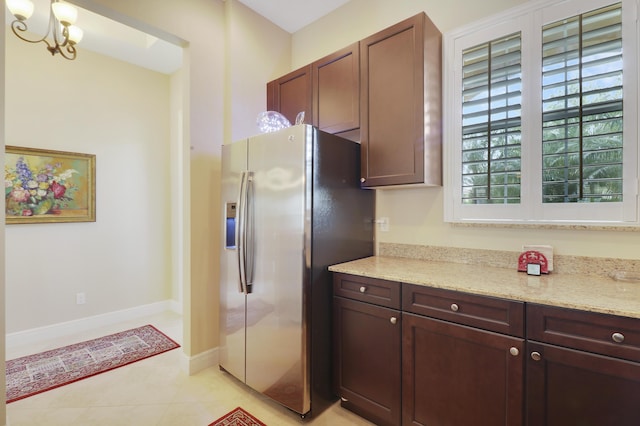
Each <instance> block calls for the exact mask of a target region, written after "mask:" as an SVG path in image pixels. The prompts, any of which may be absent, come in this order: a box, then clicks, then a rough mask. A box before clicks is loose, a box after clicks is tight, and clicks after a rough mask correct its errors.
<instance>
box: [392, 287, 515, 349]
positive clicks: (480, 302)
mask: <svg viewBox="0 0 640 426" xmlns="http://www.w3.org/2000/svg"><path fill="white" fill-rule="evenodd" d="M402 293H403V294H402V309H403V311H406V312H413V313H415V314H419V315H426V316H429V317H432V318H438V319H443V320H446V321H451V322H455V323H458V324H464V325H469V326H472V327H478V328H482V329H485V330H490V331H495V332H498V333H503V334H509V335H512V336H518V337H523V336H524V304H523V303H522V302H514V301H510V300H504V299H497V298H493V297H487V296H478V295H473V294H468V293H460V292H457V291H451V290H443V289H437V288H431V287H426V286H419V285H411V284H405V286H404V289H403V292H402Z"/></svg>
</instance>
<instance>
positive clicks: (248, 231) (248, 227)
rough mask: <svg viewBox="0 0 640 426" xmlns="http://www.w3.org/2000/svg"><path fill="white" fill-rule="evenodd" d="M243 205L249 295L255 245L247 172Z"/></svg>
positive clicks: (251, 182) (246, 278)
mask: <svg viewBox="0 0 640 426" xmlns="http://www.w3.org/2000/svg"><path fill="white" fill-rule="evenodd" d="M245 188H246V189H245V192H246V195H245V203H246V216H245V230H244V233H245V246H244V256H245V265H244V269H245V283H244V284H245V291H244V292H245V294H249V293H251V285H252V284H253V270H254V266H255V265H254V262H255V253H254V251H255V244H254V235H255V234H254V219H253V217H254V215H253V214H254V201H253V173H252V172H247V179H246V184H245Z"/></svg>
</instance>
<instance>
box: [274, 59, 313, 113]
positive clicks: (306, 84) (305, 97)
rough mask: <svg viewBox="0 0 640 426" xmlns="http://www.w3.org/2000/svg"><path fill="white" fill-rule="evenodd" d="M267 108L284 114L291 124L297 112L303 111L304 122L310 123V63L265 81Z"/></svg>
mask: <svg viewBox="0 0 640 426" xmlns="http://www.w3.org/2000/svg"><path fill="white" fill-rule="evenodd" d="M267 108H268V109H269V110H272V111H278V112H279V113H280V114H282V115H284V116H285V117H286V118H287V120H289V121H290V122H291V124H292V125H293V124H294V123H295V121H296V116H297V115H298V113H299V112H300V111H304V112H305V120H304V122H305V123H311V121H312V119H313V116H312V114H313V111H312V110H311V108H312V106H311V65H307V66H305V67H302V68H300V69H297V70H295V71H292V72H290V73H289V74H286V75H284V76H282V77H280V78H278V79H277V80H273V81H270V82H269V83H267Z"/></svg>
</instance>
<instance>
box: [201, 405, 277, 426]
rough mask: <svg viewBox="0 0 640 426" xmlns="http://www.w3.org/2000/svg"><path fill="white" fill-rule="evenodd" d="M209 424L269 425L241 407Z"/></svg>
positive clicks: (212, 425)
mask: <svg viewBox="0 0 640 426" xmlns="http://www.w3.org/2000/svg"><path fill="white" fill-rule="evenodd" d="M209 426H267V425H265V424H264V423H262V422H261V421H260V420H258V419H256V418H255V417H253V416H252V415H251V414H249V413H247V412H246V411H244V410H243V409H242V408H241V407H238V408H236V409H235V410H233V411H231V412H229V413H227V414H225V415H224V416H222V417H220V418H219V419H218V420H216V421H215V422H213V423H211V424H210V425H209Z"/></svg>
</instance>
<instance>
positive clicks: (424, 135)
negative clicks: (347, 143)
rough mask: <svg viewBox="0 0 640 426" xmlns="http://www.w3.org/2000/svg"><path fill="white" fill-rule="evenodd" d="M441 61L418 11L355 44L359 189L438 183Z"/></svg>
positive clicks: (433, 32) (434, 32)
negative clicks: (358, 90) (357, 55)
mask: <svg viewBox="0 0 640 426" xmlns="http://www.w3.org/2000/svg"><path fill="white" fill-rule="evenodd" d="M441 61H442V59H441V36H440V32H439V31H438V29H437V28H436V27H435V26H434V25H433V24H432V23H431V21H430V20H429V19H428V18H427V17H426V15H425V14H424V13H421V14H419V15H416V16H415V17H413V18H409V19H407V20H405V21H403V22H400V23H398V24H396V25H394V26H392V27H389V28H387V29H386V30H383V31H380V32H378V33H376V34H374V35H372V36H370V37H368V38H366V39H364V40H362V41H361V42H360V73H361V76H360V84H361V97H360V100H361V106H360V110H361V119H360V125H361V126H360V134H361V143H362V154H361V155H362V161H361V163H362V164H361V168H362V178H361V180H362V181H363V186H381V185H402V184H415V183H421V184H422V183H429V184H433V185H440V184H441V182H442V176H441V175H442V172H441V161H442V160H441V140H442V139H441V90H442V89H441V70H440V66H441ZM425 149H427V150H428V151H427V152H425ZM425 161H427V164H428V165H429V167H428V170H429V171H430V173H429V176H428V177H425V173H424V172H425Z"/></svg>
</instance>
